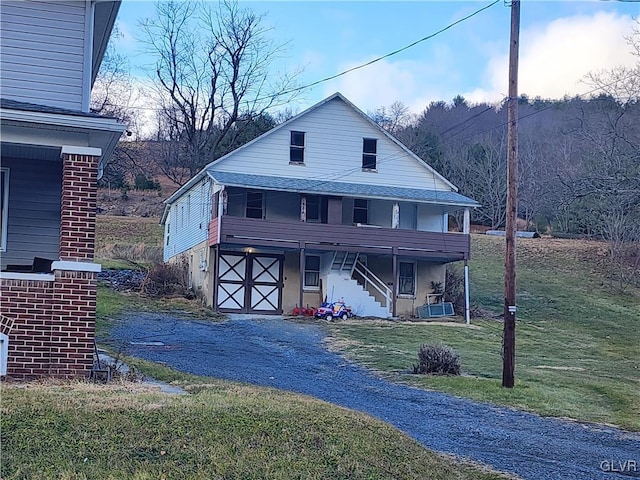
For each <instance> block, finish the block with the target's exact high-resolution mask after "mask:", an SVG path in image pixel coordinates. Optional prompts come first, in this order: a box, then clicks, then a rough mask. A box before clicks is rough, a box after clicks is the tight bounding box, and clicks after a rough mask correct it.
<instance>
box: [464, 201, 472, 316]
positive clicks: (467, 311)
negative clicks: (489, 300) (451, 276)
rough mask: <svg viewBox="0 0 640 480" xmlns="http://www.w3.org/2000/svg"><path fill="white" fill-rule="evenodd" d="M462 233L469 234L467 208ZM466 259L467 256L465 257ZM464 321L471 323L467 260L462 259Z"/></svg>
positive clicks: (469, 216) (468, 213)
mask: <svg viewBox="0 0 640 480" xmlns="http://www.w3.org/2000/svg"><path fill="white" fill-rule="evenodd" d="M462 233H464V234H465V235H470V233H471V215H470V211H469V209H468V208H465V209H464V219H463V222H462ZM467 257H468V255H467ZM464 320H465V322H466V323H467V325H468V324H469V323H471V313H470V306H469V259H468V258H465V259H464Z"/></svg>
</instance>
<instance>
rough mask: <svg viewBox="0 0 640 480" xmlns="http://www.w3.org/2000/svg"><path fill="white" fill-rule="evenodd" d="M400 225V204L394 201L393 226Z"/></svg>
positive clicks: (392, 211) (397, 226)
mask: <svg viewBox="0 0 640 480" xmlns="http://www.w3.org/2000/svg"><path fill="white" fill-rule="evenodd" d="M399 227H400V204H399V203H398V202H393V209H392V210H391V228H399Z"/></svg>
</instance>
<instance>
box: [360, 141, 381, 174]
mask: <svg viewBox="0 0 640 480" xmlns="http://www.w3.org/2000/svg"><path fill="white" fill-rule="evenodd" d="M377 157H378V140H376V139H375V138H363V139H362V169H363V170H375V169H376V168H377V167H378V162H377Z"/></svg>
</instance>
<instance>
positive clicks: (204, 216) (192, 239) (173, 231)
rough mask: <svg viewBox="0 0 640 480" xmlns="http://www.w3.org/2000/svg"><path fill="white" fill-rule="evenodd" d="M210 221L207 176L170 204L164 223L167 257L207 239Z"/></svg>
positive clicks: (209, 188)
mask: <svg viewBox="0 0 640 480" xmlns="http://www.w3.org/2000/svg"><path fill="white" fill-rule="evenodd" d="M210 220H211V183H210V182H209V181H208V180H207V179H205V180H202V181H200V182H198V183H197V184H195V185H194V186H193V187H191V188H190V189H189V190H188V191H187V192H185V194H184V195H182V196H181V197H180V198H179V199H178V200H176V202H175V203H173V204H172V205H171V208H170V210H169V215H168V217H167V220H166V222H165V226H164V232H165V237H164V239H165V240H164V260H165V261H168V260H169V259H170V258H171V257H173V256H175V255H179V254H181V253H184V252H186V251H187V250H189V249H190V248H192V247H194V246H195V245H197V244H199V243H201V242H204V241H206V240H207V237H208V226H209V221H210ZM167 237H168V241H167Z"/></svg>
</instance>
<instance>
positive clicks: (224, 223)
mask: <svg viewBox="0 0 640 480" xmlns="http://www.w3.org/2000/svg"><path fill="white" fill-rule="evenodd" d="M217 244H221V245H238V246H239V245H244V246H262V247H275V248H282V249H292V250H297V249H299V248H301V247H304V248H307V249H315V250H328V251H336V250H340V251H354V252H360V253H371V254H374V253H376V254H392V253H396V254H398V255H405V256H413V257H423V258H431V259H433V260H438V261H455V260H463V259H467V258H469V250H470V236H469V235H464V234H461V233H439V232H422V231H416V230H403V229H392V228H381V227H380V228H378V227H373V226H366V227H365V226H352V225H330V224H324V223H303V222H280V221H273V220H262V219H255V218H242V217H232V216H223V217H218V218H214V219H213V221H212V222H211V224H210V225H209V245H210V246H213V245H217Z"/></svg>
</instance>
